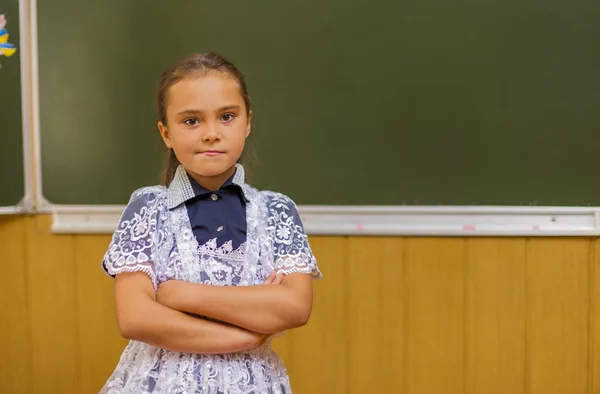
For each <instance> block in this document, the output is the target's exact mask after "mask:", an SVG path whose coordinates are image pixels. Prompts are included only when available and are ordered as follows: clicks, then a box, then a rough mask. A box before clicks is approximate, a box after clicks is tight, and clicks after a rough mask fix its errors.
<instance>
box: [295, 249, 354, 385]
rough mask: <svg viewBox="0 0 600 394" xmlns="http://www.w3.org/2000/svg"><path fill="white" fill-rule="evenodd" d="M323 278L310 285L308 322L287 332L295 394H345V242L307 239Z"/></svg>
mask: <svg viewBox="0 0 600 394" xmlns="http://www.w3.org/2000/svg"><path fill="white" fill-rule="evenodd" d="M310 242H311V248H312V250H313V253H314V254H315V256H316V258H317V260H318V264H319V268H320V269H321V272H322V273H323V279H322V280H320V281H318V282H314V295H315V299H314V307H313V311H312V314H311V318H310V321H309V323H308V324H307V325H306V326H305V327H302V328H300V329H297V330H293V331H292V332H291V333H290V344H291V346H292V360H293V361H292V366H293V368H292V370H291V373H290V379H291V380H292V389H294V393H297V394H313V393H331V394H345V393H347V392H348V390H347V386H346V381H347V374H346V372H347V346H346V344H347V339H346V338H347V336H346V332H347V327H346V316H347V311H346V280H345V278H346V277H347V275H346V270H345V268H347V263H348V262H347V261H346V260H345V255H346V253H345V252H346V245H347V239H346V238H344V237H311V239H310Z"/></svg>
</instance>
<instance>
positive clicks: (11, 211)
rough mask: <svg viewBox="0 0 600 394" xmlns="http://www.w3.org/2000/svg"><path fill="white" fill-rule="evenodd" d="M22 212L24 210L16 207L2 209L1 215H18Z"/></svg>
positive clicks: (0, 208)
mask: <svg viewBox="0 0 600 394" xmlns="http://www.w3.org/2000/svg"><path fill="white" fill-rule="evenodd" d="M20 213H23V212H22V209H21V208H19V207H18V206H14V207H0V215H18V214H20Z"/></svg>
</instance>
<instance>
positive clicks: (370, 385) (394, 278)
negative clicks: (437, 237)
mask: <svg viewBox="0 0 600 394" xmlns="http://www.w3.org/2000/svg"><path fill="white" fill-rule="evenodd" d="M349 241H350V244H349V258H348V261H347V262H346V263H345V269H346V270H347V271H348V274H349V276H348V324H347V329H348V332H349V335H350V338H349V339H350V342H349V346H350V350H349V353H348V357H349V359H348V363H349V368H348V381H349V383H348V393H353V394H363V393H397V392H400V391H401V390H402V389H403V387H404V374H403V373H402V371H403V370H404V365H403V358H404V351H405V349H404V348H405V347H404V329H403V324H404V307H403V305H404V297H403V294H404V278H403V255H404V250H403V247H404V240H403V239H402V238H361V237H351V238H350V240H349Z"/></svg>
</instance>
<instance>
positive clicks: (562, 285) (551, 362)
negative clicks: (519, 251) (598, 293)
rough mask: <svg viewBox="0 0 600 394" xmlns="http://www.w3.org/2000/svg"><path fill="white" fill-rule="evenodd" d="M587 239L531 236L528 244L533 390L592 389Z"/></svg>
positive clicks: (562, 393)
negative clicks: (590, 379) (590, 375)
mask: <svg viewBox="0 0 600 394" xmlns="http://www.w3.org/2000/svg"><path fill="white" fill-rule="evenodd" d="M589 265H590V241H589V240H588V239H550V238H547V239H531V240H529V241H528V247H527V306H526V307H527V350H526V352H527V358H528V370H527V373H528V374H527V388H528V389H529V391H528V392H529V393H536V394H537V393H540V394H542V393H544V394H554V393H555V394H585V393H587V392H588V387H589V386H588V374H589V360H588V350H589V348H588V346H589V344H590V343H589V318H590V317H589V306H590V304H589V301H590V287H589Z"/></svg>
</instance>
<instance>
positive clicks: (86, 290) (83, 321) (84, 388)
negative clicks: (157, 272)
mask: <svg viewBox="0 0 600 394" xmlns="http://www.w3.org/2000/svg"><path fill="white" fill-rule="evenodd" d="M109 242H110V236H105V235H104V236H99V235H78V236H76V237H75V262H76V264H75V267H76V281H77V306H78V308H77V321H76V322H77V329H78V331H79V337H78V346H77V350H78V359H79V364H78V367H79V376H80V377H81V379H80V383H81V385H80V388H79V391H78V392H79V393H82V394H87V393H90V394H92V393H98V391H100V388H101V387H102V386H103V385H104V383H105V382H106V380H107V379H108V377H109V376H110V375H111V373H112V372H113V370H114V368H115V367H116V365H117V362H118V361H119V357H120V355H121V352H122V351H123V349H124V348H125V346H126V345H127V340H125V339H123V338H122V337H121V336H120V335H119V332H118V330H117V325H116V320H115V313H114V296H113V283H114V280H113V279H112V278H110V277H108V276H107V275H106V274H104V272H103V271H102V269H101V266H100V262H101V261H102V257H103V255H104V253H105V252H106V249H107V247H108V244H109Z"/></svg>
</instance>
